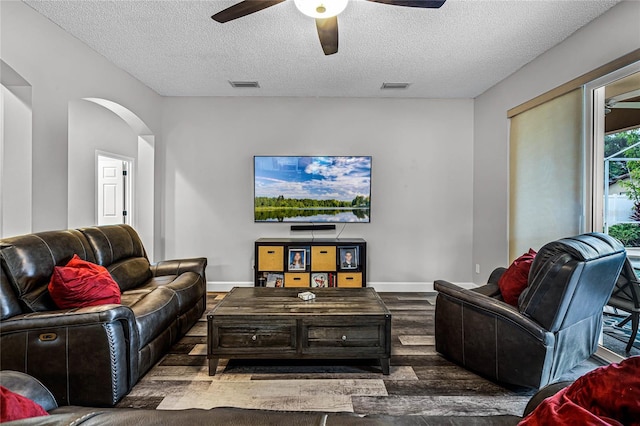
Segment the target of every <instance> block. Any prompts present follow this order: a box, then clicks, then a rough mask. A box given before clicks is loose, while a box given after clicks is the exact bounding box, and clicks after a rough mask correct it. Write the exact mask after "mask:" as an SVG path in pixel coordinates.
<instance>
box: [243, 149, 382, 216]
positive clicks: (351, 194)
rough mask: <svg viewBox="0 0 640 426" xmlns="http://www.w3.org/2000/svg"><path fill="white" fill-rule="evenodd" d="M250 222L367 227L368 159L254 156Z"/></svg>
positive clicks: (369, 186)
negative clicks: (351, 224) (252, 213)
mask: <svg viewBox="0 0 640 426" xmlns="http://www.w3.org/2000/svg"><path fill="white" fill-rule="evenodd" d="M253 172H254V173H253V176H254V208H253V211H254V220H255V221H256V222H305V223H350V222H360V223H363V222H364V223H368V222H370V220H371V157H370V156H351V157H346V156H343V157H338V156H327V157H312V156H266V155H264V156H263V155H260V156H255V157H254V164H253Z"/></svg>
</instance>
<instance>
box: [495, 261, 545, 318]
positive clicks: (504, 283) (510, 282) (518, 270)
mask: <svg viewBox="0 0 640 426" xmlns="http://www.w3.org/2000/svg"><path fill="white" fill-rule="evenodd" d="M535 256H536V252H535V250H533V249H529V251H528V252H527V253H524V254H523V255H522V256H520V257H519V258H517V259H516V260H514V261H513V263H511V265H510V266H509V268H507V270H506V271H505V272H504V273H503V274H502V276H501V277H500V279H499V280H498V287H500V293H501V294H502V298H503V299H504V301H505V302H507V303H508V304H510V305H512V306H518V297H520V293H522V291H523V290H524V289H525V288H527V280H528V279H529V270H530V269H531V264H532V263H533V259H534V258H535Z"/></svg>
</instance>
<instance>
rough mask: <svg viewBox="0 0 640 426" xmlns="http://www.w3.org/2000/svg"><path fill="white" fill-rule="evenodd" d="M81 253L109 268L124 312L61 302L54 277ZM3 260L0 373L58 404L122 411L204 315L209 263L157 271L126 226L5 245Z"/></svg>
mask: <svg viewBox="0 0 640 426" xmlns="http://www.w3.org/2000/svg"><path fill="white" fill-rule="evenodd" d="M74 254H77V255H78V256H79V257H80V258H82V259H83V260H87V261H90V262H93V263H97V264H99V265H102V266H104V267H106V268H107V269H108V270H109V272H110V273H111V275H112V277H113V279H114V281H116V283H117V284H118V286H119V287H120V290H121V299H122V300H121V304H120V305H117V304H110V305H101V306H91V307H83V308H73V309H59V308H58V307H57V306H56V305H55V303H54V302H53V300H52V298H51V296H50V295H49V292H48V289H47V286H48V284H49V280H50V278H51V275H52V273H53V270H54V267H55V266H61V265H65V264H66V263H67V262H68V261H69V260H70V259H71V258H72V257H73V255H74ZM0 261H1V262H2V268H1V270H0V274H1V276H0V348H1V351H0V368H1V369H10V370H16V371H22V372H25V373H28V374H30V375H32V376H34V377H36V378H37V379H39V380H40V381H42V382H43V383H44V384H45V385H46V386H47V388H49V390H51V392H52V393H53V394H54V396H55V398H56V400H57V402H58V404H59V405H70V404H74V405H95V406H111V405H115V404H116V403H117V402H118V401H119V400H120V399H121V398H122V397H123V396H124V395H126V394H127V393H128V392H129V391H130V390H131V388H132V387H133V385H134V384H135V383H136V382H137V381H138V379H139V378H140V377H141V376H142V375H143V374H144V373H145V372H146V371H147V370H149V369H150V368H151V367H152V366H153V365H154V364H155V363H156V362H157V361H158V360H159V359H160V358H161V357H162V356H163V355H164V354H165V353H166V352H167V351H168V350H169V348H170V347H171V345H172V344H173V343H175V342H176V341H177V340H178V339H179V338H180V337H182V336H183V335H184V334H185V333H186V332H187V331H188V330H189V329H190V328H191V326H193V324H195V323H196V321H198V319H199V318H200V317H201V316H202V314H203V312H204V309H205V303H206V276H205V268H206V265H207V260H206V258H193V259H181V260H172V261H163V262H160V263H158V264H155V265H150V264H149V261H148V259H147V255H146V252H145V250H144V247H143V245H142V241H141V240H140V238H139V236H138V234H137V233H136V232H135V230H134V229H133V228H131V227H130V226H128V225H110V226H99V227H90V228H83V229H78V230H74V229H71V230H63V231H48V232H40V233H36V234H28V235H22V236H17V237H11V238H5V239H2V240H0Z"/></svg>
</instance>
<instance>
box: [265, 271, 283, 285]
mask: <svg viewBox="0 0 640 426" xmlns="http://www.w3.org/2000/svg"><path fill="white" fill-rule="evenodd" d="M267 287H284V275H283V274H268V275H267Z"/></svg>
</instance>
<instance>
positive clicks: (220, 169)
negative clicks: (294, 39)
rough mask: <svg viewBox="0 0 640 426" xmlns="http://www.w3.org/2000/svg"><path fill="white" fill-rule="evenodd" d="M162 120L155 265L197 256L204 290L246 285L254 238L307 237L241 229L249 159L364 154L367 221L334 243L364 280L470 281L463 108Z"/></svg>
mask: <svg viewBox="0 0 640 426" xmlns="http://www.w3.org/2000/svg"><path fill="white" fill-rule="evenodd" d="M162 121H163V130H162V134H163V143H162V144H161V146H162V147H157V151H158V152H159V153H162V154H161V155H162V156H163V157H164V158H163V161H162V163H166V164H165V170H164V171H163V173H162V174H163V176H164V181H163V182H162V186H163V187H164V189H165V193H164V194H163V197H164V202H163V218H162V220H163V223H164V225H163V227H162V228H163V230H164V235H163V239H164V241H165V246H166V253H165V257H166V258H171V257H175V256H178V255H184V254H187V253H188V254H191V255H194V256H207V257H208V259H209V268H208V271H207V273H208V277H207V278H208V279H209V280H210V281H214V282H220V283H246V282H250V281H252V280H253V275H252V261H253V242H254V241H255V240H256V239H257V238H260V237H291V236H294V237H295V236H302V237H310V234H309V233H305V232H302V233H291V231H290V224H255V223H254V222H253V156H254V155H259V154H270V155H287V154H292V155H372V156H373V175H372V197H371V203H372V211H371V218H372V219H371V223H370V224H349V225H347V227H346V229H345V230H344V232H343V233H342V235H341V237H362V238H364V239H365V240H367V242H368V262H369V263H368V274H369V275H368V280H369V281H371V282H373V283H374V285H375V283H426V282H431V281H433V280H435V279H449V280H453V281H467V282H468V281H470V278H471V274H470V271H469V267H468V265H469V264H470V262H471V244H472V240H471V236H472V228H471V226H472V181H471V179H472V158H473V157H472V155H473V144H472V140H473V136H472V130H473V102H472V100H417V99H406V100H398V99H395V100H394V99H337V98H335V99H334V98H319V99H318V98H312V99H309V98H250V99H249V98H166V99H165V102H164V116H163V120H162ZM339 229H340V227H338V230H339ZM335 235H336V233H334V232H329V233H323V234H322V236H325V237H334V236H335ZM416 288H417V289H420V288H422V289H423V290H426V287H425V286H424V284H419V286H418V287H416Z"/></svg>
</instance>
